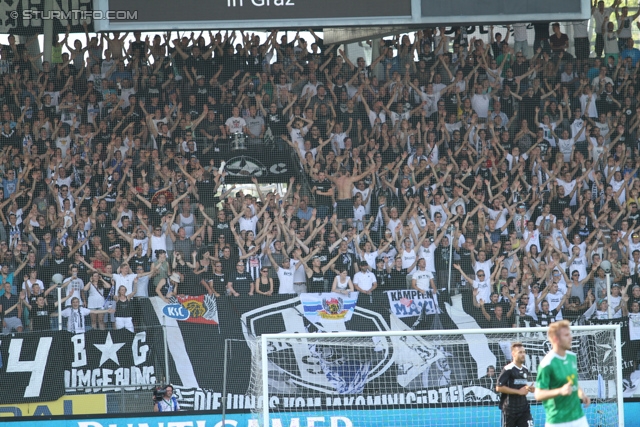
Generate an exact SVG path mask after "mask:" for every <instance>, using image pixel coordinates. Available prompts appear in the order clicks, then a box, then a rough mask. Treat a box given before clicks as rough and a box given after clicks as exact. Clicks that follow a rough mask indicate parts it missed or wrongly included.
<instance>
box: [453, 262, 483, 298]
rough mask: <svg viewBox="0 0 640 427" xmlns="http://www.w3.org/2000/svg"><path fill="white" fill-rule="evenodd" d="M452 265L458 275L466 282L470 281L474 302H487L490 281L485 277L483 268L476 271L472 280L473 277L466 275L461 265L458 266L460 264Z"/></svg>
mask: <svg viewBox="0 0 640 427" xmlns="http://www.w3.org/2000/svg"><path fill="white" fill-rule="evenodd" d="M453 267H454V268H455V269H456V270H458V271H459V272H460V275H461V276H462V277H463V278H464V279H465V280H466V281H467V282H468V283H471V284H472V285H473V289H474V294H475V296H476V302H480V301H484V302H488V301H490V300H491V281H490V280H489V278H488V277H487V275H486V273H485V271H484V270H478V271H476V279H475V280H474V279H473V278H471V277H469V276H467V275H466V274H465V273H464V271H462V267H460V265H458V264H453Z"/></svg>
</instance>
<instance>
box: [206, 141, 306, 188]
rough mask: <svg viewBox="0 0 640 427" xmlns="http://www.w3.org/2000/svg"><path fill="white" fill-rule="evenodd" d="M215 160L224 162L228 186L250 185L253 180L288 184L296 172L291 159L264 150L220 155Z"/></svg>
mask: <svg viewBox="0 0 640 427" xmlns="http://www.w3.org/2000/svg"><path fill="white" fill-rule="evenodd" d="M216 160H221V161H224V162H225V167H224V171H225V172H226V173H227V175H226V176H225V179H224V180H225V182H226V183H229V184H250V183H251V182H252V181H251V180H252V179H253V178H256V179H257V180H258V182H261V183H274V182H288V181H289V178H290V177H291V176H293V175H295V174H296V172H297V171H296V165H295V163H294V162H293V161H292V160H291V157H289V156H283V155H279V154H278V153H277V152H275V151H267V150H266V149H265V151H256V150H250V151H232V152H228V153H220V154H218V155H216ZM299 168H300V166H299V165H298V169H299Z"/></svg>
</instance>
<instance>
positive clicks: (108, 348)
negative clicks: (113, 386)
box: [94, 332, 124, 366]
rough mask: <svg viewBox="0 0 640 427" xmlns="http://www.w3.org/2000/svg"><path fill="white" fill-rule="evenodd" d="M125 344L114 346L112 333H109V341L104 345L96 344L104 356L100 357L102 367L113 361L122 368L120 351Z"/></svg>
mask: <svg viewBox="0 0 640 427" xmlns="http://www.w3.org/2000/svg"><path fill="white" fill-rule="evenodd" d="M123 345H124V343H119V344H114V343H113V340H112V339H111V332H108V333H107V339H106V341H105V342H104V344H94V346H96V348H97V349H98V350H100V351H101V352H102V356H100V366H102V365H104V363H105V362H106V361H107V360H113V361H114V362H116V363H117V364H118V366H120V362H119V361H118V350H120V348H122V346H123Z"/></svg>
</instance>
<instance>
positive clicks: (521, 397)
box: [496, 342, 535, 427]
mask: <svg viewBox="0 0 640 427" xmlns="http://www.w3.org/2000/svg"><path fill="white" fill-rule="evenodd" d="M525 355H526V353H525V350H524V346H523V345H522V343H520V342H514V343H512V344H511V356H512V357H513V359H512V362H511V363H509V364H508V365H507V366H505V367H504V369H502V372H501V373H500V376H499V377H498V384H497V385H496V391H497V392H498V393H502V394H501V396H500V409H501V410H502V425H503V427H529V426H532V425H533V417H531V409H530V408H529V401H528V400H527V394H529V393H533V392H534V391H535V387H534V386H533V385H530V382H532V380H531V379H530V377H529V369H527V367H526V366H524V360H525Z"/></svg>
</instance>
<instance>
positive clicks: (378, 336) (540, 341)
mask: <svg viewBox="0 0 640 427" xmlns="http://www.w3.org/2000/svg"><path fill="white" fill-rule="evenodd" d="M571 330H572V333H573V347H572V351H574V352H575V353H576V354H577V356H578V375H579V384H580V385H581V386H582V388H583V389H584V391H585V393H587V394H588V395H589V396H590V397H591V400H592V404H591V406H590V407H589V408H587V409H585V413H586V415H587V418H588V420H589V424H590V426H592V427H594V426H600V427H620V426H624V412H623V382H622V380H623V378H622V349H621V346H620V343H621V342H622V341H621V332H620V327H619V325H598V326H595V325H594V326H572V328H571ZM516 341H518V342H521V343H523V345H524V347H525V350H526V352H527V358H526V362H525V365H526V366H527V368H529V371H530V374H531V375H530V377H531V382H534V381H535V378H536V372H537V367H538V364H539V363H540V360H541V359H542V357H544V355H545V354H546V353H547V352H548V351H549V350H550V349H551V345H550V343H549V342H548V340H547V329H546V328H523V329H467V330H430V331H413V330H410V331H382V332H353V331H349V332H337V333H298V334H291V333H287V334H264V335H262V336H260V337H258V338H256V339H255V340H254V341H252V342H251V343H250V348H251V351H252V375H251V386H250V390H249V391H248V394H249V395H250V397H251V398H252V399H254V402H255V405H254V414H255V417H256V419H255V421H254V423H255V424H260V425H261V426H263V427H271V426H273V427H300V426H308V427H365V426H366V427H389V426H392V425H399V426H401V427H404V426H408V425H409V423H411V425H416V423H417V425H420V426H433V427H449V426H451V427H454V426H459V425H477V426H499V425H500V416H501V413H500V410H499V408H498V400H499V394H497V393H496V392H495V383H496V381H497V377H498V376H499V374H500V371H501V370H502V367H503V366H505V365H506V364H507V363H508V362H509V361H510V357H511V356H510V345H511V343H512V342H516ZM492 368H494V370H495V375H494V376H491V375H489V374H490V372H491V369H492ZM528 398H529V400H530V403H531V412H532V415H533V418H534V422H535V425H543V424H544V409H543V407H542V405H540V404H537V402H536V401H535V399H534V398H533V394H532V393H530V394H529V396H528Z"/></svg>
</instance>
